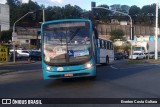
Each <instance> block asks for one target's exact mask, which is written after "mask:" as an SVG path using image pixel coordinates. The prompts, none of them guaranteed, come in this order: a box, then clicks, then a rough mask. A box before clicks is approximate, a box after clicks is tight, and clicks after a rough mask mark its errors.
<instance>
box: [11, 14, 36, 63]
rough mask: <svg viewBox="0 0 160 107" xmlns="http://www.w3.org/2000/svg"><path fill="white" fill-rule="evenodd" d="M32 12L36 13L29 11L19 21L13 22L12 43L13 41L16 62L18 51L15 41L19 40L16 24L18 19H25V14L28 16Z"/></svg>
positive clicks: (14, 60)
mask: <svg viewBox="0 0 160 107" xmlns="http://www.w3.org/2000/svg"><path fill="white" fill-rule="evenodd" d="M31 13H34V12H28V13H26V14H25V15H23V16H22V17H20V18H19V19H18V20H17V21H15V22H14V24H13V32H12V43H13V50H14V51H13V62H14V63H15V62H16V53H15V42H16V41H17V33H16V31H15V26H16V23H17V22H18V21H20V20H21V19H23V18H24V17H25V16H27V15H28V14H31Z"/></svg>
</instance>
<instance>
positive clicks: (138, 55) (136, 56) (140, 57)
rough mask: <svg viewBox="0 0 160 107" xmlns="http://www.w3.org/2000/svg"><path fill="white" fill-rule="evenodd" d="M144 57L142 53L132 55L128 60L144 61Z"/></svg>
mask: <svg viewBox="0 0 160 107" xmlns="http://www.w3.org/2000/svg"><path fill="white" fill-rule="evenodd" d="M145 58H146V55H145V54H144V53H133V54H132V55H130V56H129V59H145Z"/></svg>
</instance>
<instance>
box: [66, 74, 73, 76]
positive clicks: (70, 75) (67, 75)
mask: <svg viewBox="0 0 160 107" xmlns="http://www.w3.org/2000/svg"><path fill="white" fill-rule="evenodd" d="M64 76H65V77H72V76H73V74H64Z"/></svg>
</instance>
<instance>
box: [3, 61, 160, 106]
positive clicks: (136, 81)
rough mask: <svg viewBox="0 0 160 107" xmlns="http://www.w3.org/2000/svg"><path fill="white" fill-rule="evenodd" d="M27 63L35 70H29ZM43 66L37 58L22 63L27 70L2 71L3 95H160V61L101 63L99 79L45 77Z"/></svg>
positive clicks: (52, 96) (73, 96) (86, 96)
mask: <svg viewBox="0 0 160 107" xmlns="http://www.w3.org/2000/svg"><path fill="white" fill-rule="evenodd" d="M10 67H11V66H10ZM12 67H13V66H12ZM14 67H15V68H16V69H17V66H14ZM19 67H22V66H19ZM28 67H31V68H32V67H33V68H34V69H35V70H32V71H28V72H27V70H28V69H29V68H28ZM40 67H41V63H40V62H38V63H34V64H31V65H23V67H22V68H25V71H26V72H13V73H9V74H3V75H0V78H1V79H0V97H1V98H160V91H159V90H160V85H159V83H160V65H159V64H149V65H148V64H140V65H124V63H123V61H117V62H116V63H115V64H113V65H110V66H98V72H97V78H96V80H92V79H88V78H78V79H65V80H43V77H42V72H41V70H39V69H40ZM36 69H37V70H36ZM134 107H135V106H134Z"/></svg>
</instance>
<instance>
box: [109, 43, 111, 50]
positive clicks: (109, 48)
mask: <svg viewBox="0 0 160 107" xmlns="http://www.w3.org/2000/svg"><path fill="white" fill-rule="evenodd" d="M109 49H110V50H111V42H109Z"/></svg>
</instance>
